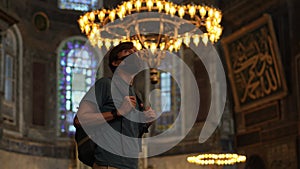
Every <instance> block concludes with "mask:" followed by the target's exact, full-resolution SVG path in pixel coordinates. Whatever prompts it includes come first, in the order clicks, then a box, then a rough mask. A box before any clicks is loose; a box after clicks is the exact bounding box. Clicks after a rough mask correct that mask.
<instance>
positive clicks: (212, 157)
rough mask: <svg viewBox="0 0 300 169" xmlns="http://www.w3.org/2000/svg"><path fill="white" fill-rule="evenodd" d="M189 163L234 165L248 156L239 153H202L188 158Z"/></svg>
mask: <svg viewBox="0 0 300 169" xmlns="http://www.w3.org/2000/svg"><path fill="white" fill-rule="evenodd" d="M187 161H188V162H189V163H194V164H198V165H234V164H235V163H240V162H245V161H246V156H244V155H238V154H200V155H198V156H190V157H188V158H187Z"/></svg>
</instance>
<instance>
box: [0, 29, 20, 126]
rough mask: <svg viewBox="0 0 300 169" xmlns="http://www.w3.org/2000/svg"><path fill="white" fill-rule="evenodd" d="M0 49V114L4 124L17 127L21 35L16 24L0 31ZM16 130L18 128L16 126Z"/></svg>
mask: <svg viewBox="0 0 300 169" xmlns="http://www.w3.org/2000/svg"><path fill="white" fill-rule="evenodd" d="M0 39H1V41H0V42H1V44H0V51H1V57H0V61H1V70H0V72H1V80H0V81H1V83H0V87H1V89H0V90H1V91H2V92H3V98H2V99H3V100H2V102H1V105H0V106H1V111H2V112H1V116H2V118H3V120H4V122H5V123H6V124H11V125H14V126H16V127H17V118H18V117H17V116H19V114H20V113H21V112H19V113H18V114H17V113H16V111H17V109H18V108H20V107H19V105H18V104H19V100H18V97H19V96H20V95H21V92H20V91H19V92H18V90H17V88H18V86H19V83H21V79H20V78H19V77H20V75H19V73H20V72H19V70H20V68H19V66H20V64H21V63H22V60H21V58H22V57H21V56H20V55H21V51H22V47H21V37H20V32H19V29H18V28H17V26H16V25H14V26H12V27H10V28H9V29H7V30H5V31H2V32H0ZM17 80H18V81H17ZM16 130H18V129H17V128H16Z"/></svg>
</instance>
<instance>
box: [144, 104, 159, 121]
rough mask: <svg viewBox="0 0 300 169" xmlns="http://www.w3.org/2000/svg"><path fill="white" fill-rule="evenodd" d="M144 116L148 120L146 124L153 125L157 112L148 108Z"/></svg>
mask: <svg viewBox="0 0 300 169" xmlns="http://www.w3.org/2000/svg"><path fill="white" fill-rule="evenodd" d="M144 116H145V119H146V123H153V121H154V120H155V119H156V116H157V115H156V112H155V111H154V110H153V109H152V108H151V107H146V109H145V111H144Z"/></svg>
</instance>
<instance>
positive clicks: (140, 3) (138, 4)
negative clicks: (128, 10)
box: [134, 0, 142, 11]
mask: <svg viewBox="0 0 300 169" xmlns="http://www.w3.org/2000/svg"><path fill="white" fill-rule="evenodd" d="M134 6H135V8H136V10H137V11H140V8H141V6H142V2H141V1H140V0H137V1H135V4H134Z"/></svg>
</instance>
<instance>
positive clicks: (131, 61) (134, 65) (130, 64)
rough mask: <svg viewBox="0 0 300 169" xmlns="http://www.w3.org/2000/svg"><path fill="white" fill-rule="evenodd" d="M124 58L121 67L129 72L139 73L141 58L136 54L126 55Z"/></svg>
mask: <svg viewBox="0 0 300 169" xmlns="http://www.w3.org/2000/svg"><path fill="white" fill-rule="evenodd" d="M124 58H125V59H124V60H123V61H122V62H123V63H121V65H119V68H120V69H122V70H123V71H125V72H127V73H129V74H135V73H138V72H139V71H140V69H141V67H142V66H141V60H140V59H139V58H138V57H137V55H136V54H131V55H128V56H124Z"/></svg>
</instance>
